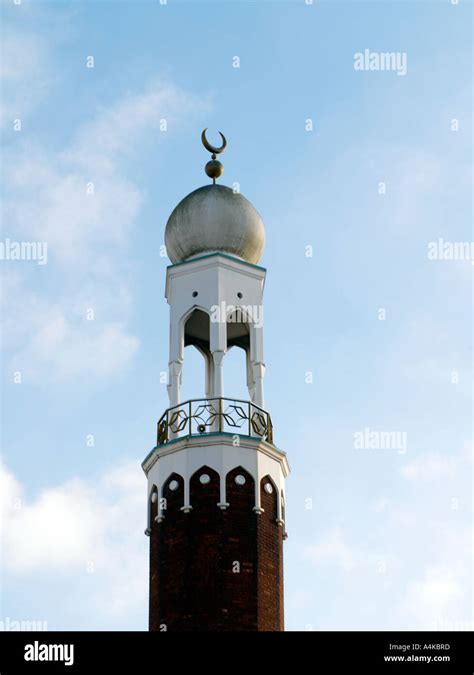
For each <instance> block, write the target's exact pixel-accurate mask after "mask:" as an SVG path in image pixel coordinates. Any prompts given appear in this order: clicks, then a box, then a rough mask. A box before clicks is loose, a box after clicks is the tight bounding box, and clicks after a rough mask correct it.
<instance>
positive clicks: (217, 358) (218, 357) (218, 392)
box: [212, 349, 225, 398]
mask: <svg viewBox="0 0 474 675" xmlns="http://www.w3.org/2000/svg"><path fill="white" fill-rule="evenodd" d="M224 355H225V352H224V351H222V350H220V349H218V350H216V351H215V352H212V358H213V360H214V396H215V397H216V398H222V397H223V396H224V364H223V363H222V361H223V359H224Z"/></svg>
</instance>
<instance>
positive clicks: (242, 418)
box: [157, 398, 273, 445]
mask: <svg viewBox="0 0 474 675" xmlns="http://www.w3.org/2000/svg"><path fill="white" fill-rule="evenodd" d="M216 432H228V433H235V434H239V433H240V434H242V435H246V436H253V437H256V438H262V439H263V440H266V441H268V442H269V443H272V444H273V425H272V420H271V417H270V415H269V413H267V412H266V411H265V410H263V408H260V407H259V406H258V405H255V403H252V402H251V401H240V400H238V399H232V398H199V399H195V400H192V401H184V403H180V404H179V405H176V406H174V407H173V408H168V410H166V412H165V413H164V414H163V415H162V417H161V418H160V420H159V422H158V438H157V445H164V444H165V443H168V442H169V441H172V440H174V439H176V438H184V437H185V436H195V435H197V436H200V435H203V434H209V433H216Z"/></svg>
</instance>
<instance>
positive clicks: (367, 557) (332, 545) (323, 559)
mask: <svg viewBox="0 0 474 675" xmlns="http://www.w3.org/2000/svg"><path fill="white" fill-rule="evenodd" d="M304 555H305V557H306V558H308V559H310V560H311V561H312V562H314V563H316V564H317V565H326V566H331V567H336V568H339V569H342V570H343V571H344V572H351V571H352V570H354V569H355V568H357V567H373V568H374V569H375V566H376V564H377V561H380V556H377V555H376V554H375V553H374V552H367V551H363V550H361V549H358V548H356V547H354V546H351V545H349V544H347V543H346V541H345V540H344V535H343V532H342V530H341V529H340V528H335V529H334V530H332V531H330V532H329V533H328V534H327V535H326V536H325V537H324V538H323V539H321V541H320V542H319V543H318V544H315V545H314V546H307V547H306V548H305V553H304Z"/></svg>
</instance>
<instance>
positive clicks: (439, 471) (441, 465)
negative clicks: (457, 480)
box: [400, 453, 459, 480]
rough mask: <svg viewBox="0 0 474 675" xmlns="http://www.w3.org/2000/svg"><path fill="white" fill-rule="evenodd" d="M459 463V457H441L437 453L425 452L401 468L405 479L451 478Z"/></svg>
mask: <svg viewBox="0 0 474 675" xmlns="http://www.w3.org/2000/svg"><path fill="white" fill-rule="evenodd" d="M458 465H459V458H456V457H449V456H448V457H443V456H442V455H440V454H438V453H432V454H425V455H423V456H422V457H419V458H418V459H414V460H413V461H412V462H408V463H407V464H405V465H404V466H403V467H402V468H401V469H400V471H401V474H402V476H403V477H404V478H406V479H407V480H436V479H438V478H439V479H447V478H453V476H454V475H455V474H456V471H457V468H458Z"/></svg>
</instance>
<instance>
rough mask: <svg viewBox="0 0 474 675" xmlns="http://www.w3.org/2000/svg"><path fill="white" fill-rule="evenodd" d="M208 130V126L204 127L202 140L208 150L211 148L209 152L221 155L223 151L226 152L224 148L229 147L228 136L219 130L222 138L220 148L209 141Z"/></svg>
mask: <svg viewBox="0 0 474 675" xmlns="http://www.w3.org/2000/svg"><path fill="white" fill-rule="evenodd" d="M206 131H207V128H206V129H204V131H203V132H202V134H201V141H202V144H203V146H204V147H205V148H206V150H209V152H212V154H214V155H219V154H220V153H221V152H224V150H225V149H226V147H227V140H226V137H225V136H224V134H223V133H222V132H221V131H219V135H220V137H221V138H222V145H221V147H220V148H216V147H215V146H214V145H211V144H210V143H209V141H208V140H207V138H206Z"/></svg>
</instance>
